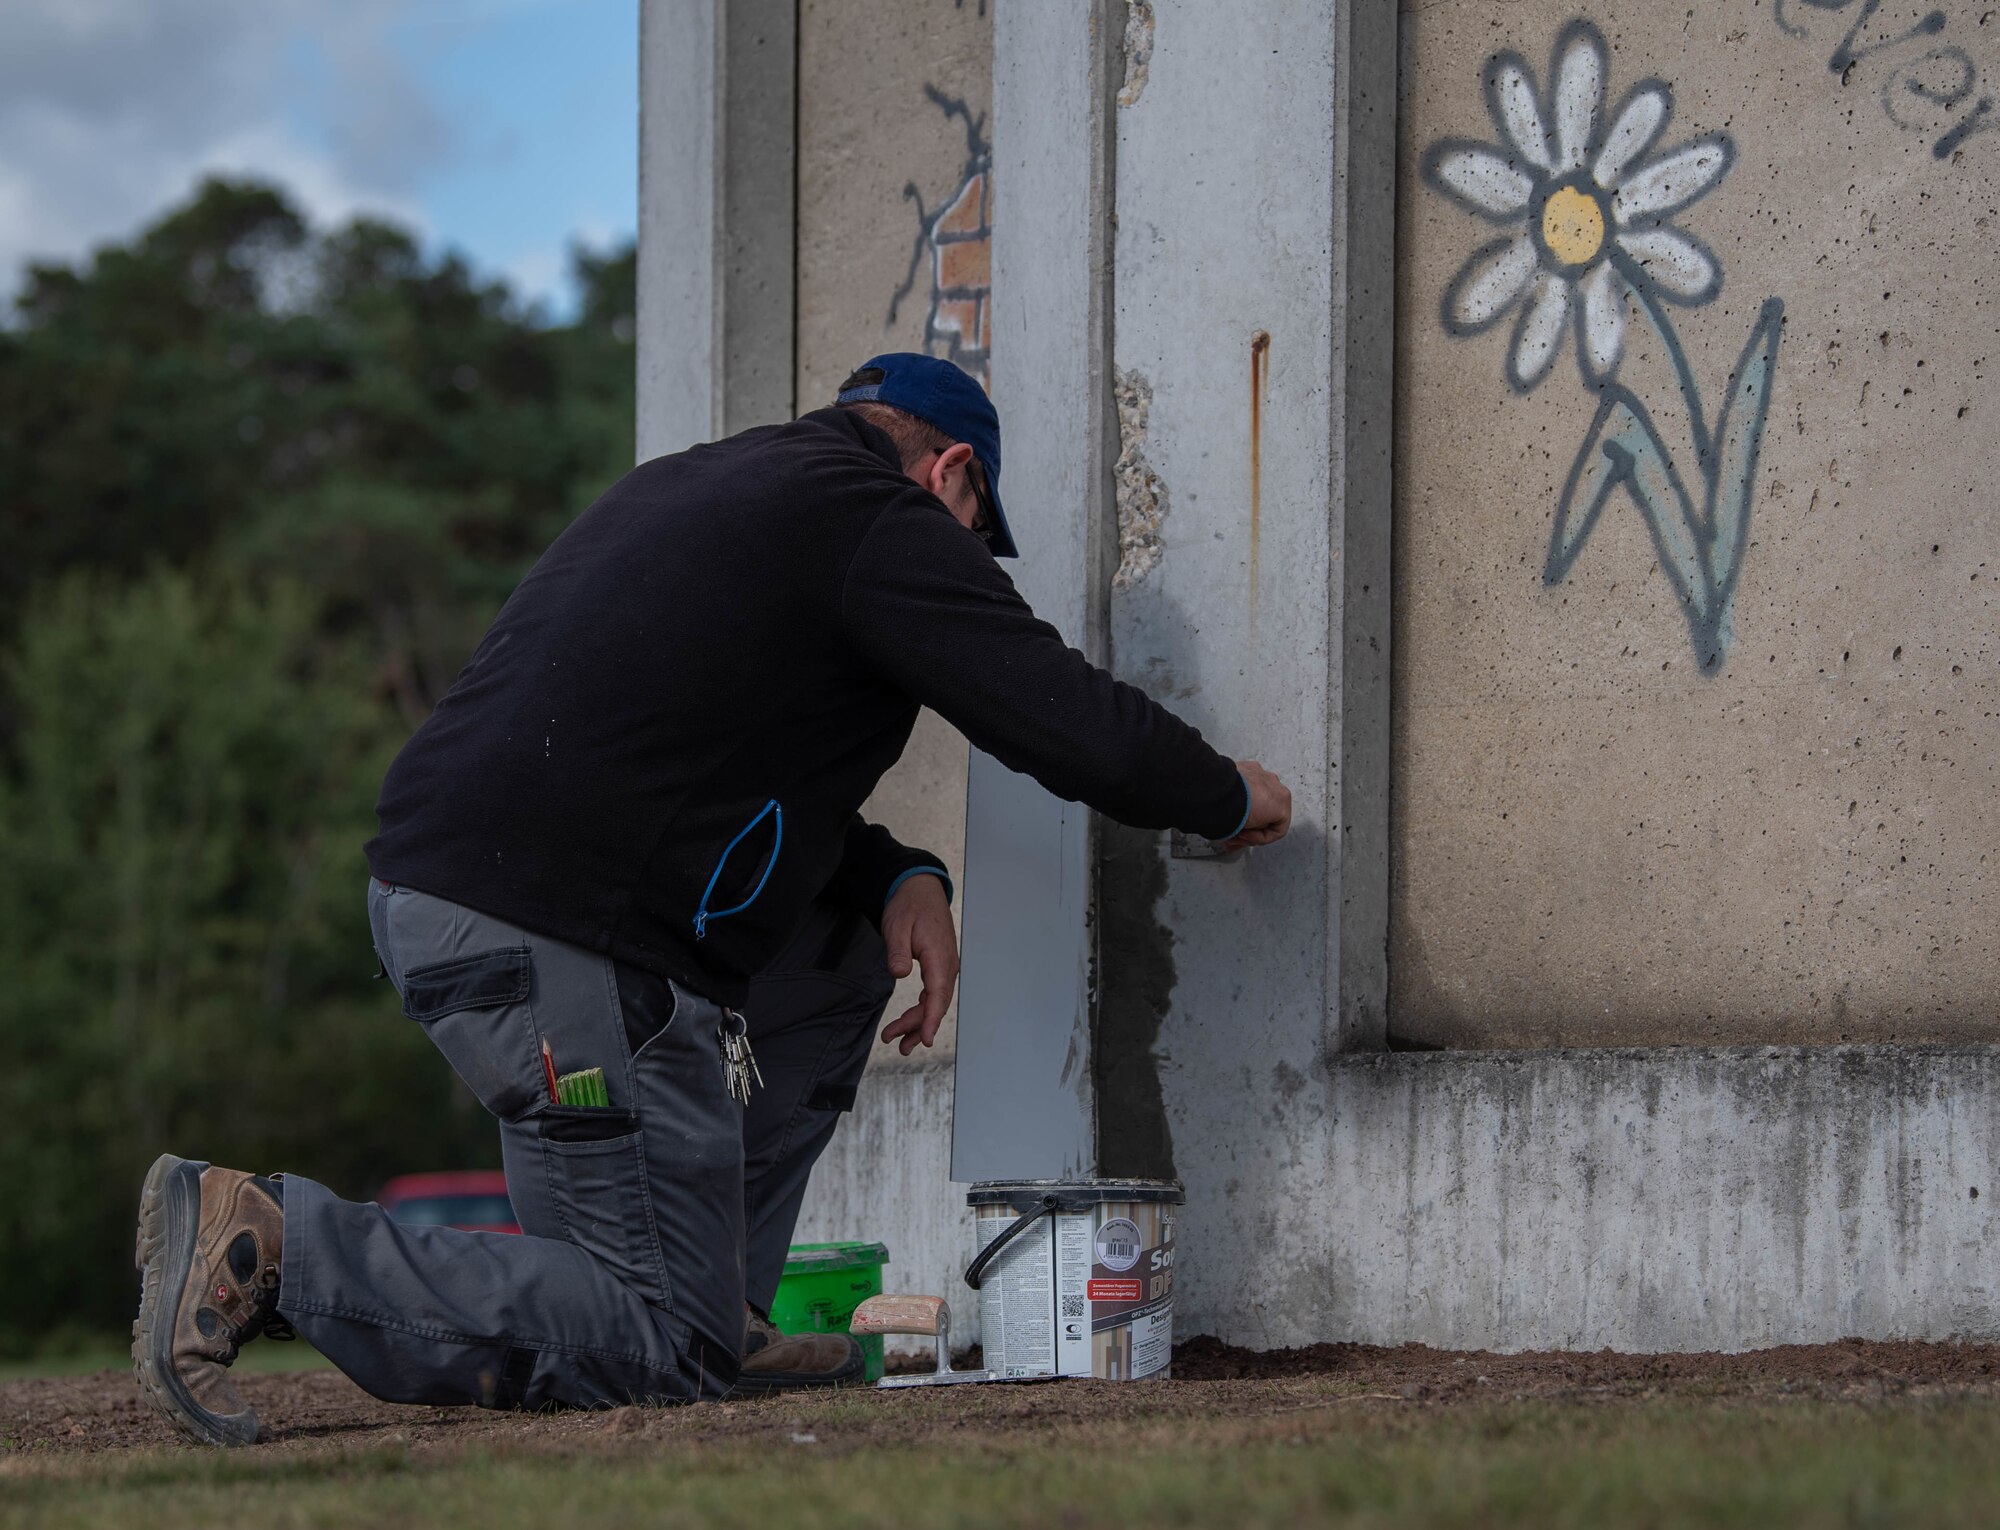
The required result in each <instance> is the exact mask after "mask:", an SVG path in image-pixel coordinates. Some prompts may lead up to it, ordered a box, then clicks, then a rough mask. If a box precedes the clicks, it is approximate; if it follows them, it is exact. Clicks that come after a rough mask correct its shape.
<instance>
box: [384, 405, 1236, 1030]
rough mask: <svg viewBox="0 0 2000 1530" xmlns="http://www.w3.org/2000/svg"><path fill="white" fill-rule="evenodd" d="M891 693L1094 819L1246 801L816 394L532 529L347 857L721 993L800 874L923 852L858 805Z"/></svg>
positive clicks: (929, 862) (859, 874) (881, 446)
mask: <svg viewBox="0 0 2000 1530" xmlns="http://www.w3.org/2000/svg"><path fill="white" fill-rule="evenodd" d="M920 705H922V706H928V707H931V708H933V709H934V710H936V711H937V712H938V713H939V714H941V715H942V716H943V717H944V718H945V719H946V720H947V721H948V722H950V723H952V724H953V725H954V726H956V727H957V728H958V729H959V730H960V731H961V732H963V733H964V734H965V736H966V737H967V738H969V739H970V740H971V741H972V742H973V743H974V744H975V745H977V746H978V747H979V748H981V749H984V750H986V751H987V752H988V753H989V754H991V755H993V756H994V757H995V758H996V759H998V760H1000V761H1001V762H1002V763H1003V764H1005V765H1008V766H1009V767H1011V768H1012V769H1015V770H1019V771H1024V772H1026V773H1027V774H1028V775H1031V776H1033V777H1034V778H1035V779H1036V780H1037V781H1039V782H1041V783H1042V785H1044V786H1045V787H1047V788H1048V789H1049V790H1050V791H1051V792H1054V793H1055V794H1056V795H1057V796H1059V797H1064V798H1068V799H1070V800H1072V801H1081V802H1085V803H1088V804H1089V805H1090V806H1092V807H1094V808H1096V809H1098V810H1099V811H1101V812H1104V813H1107V814H1109V815H1110V816H1111V817H1113V818H1116V819H1118V820H1120V821H1121V822H1124V823H1128V824H1135V825H1138V826H1140V827H1144V828H1154V829H1164V828H1178V829H1184V830H1188V831H1191V832H1193V833H1197V834H1205V835H1208V836H1210V837H1212V838H1220V837H1223V836H1226V835H1229V834H1233V833H1234V832H1235V831H1236V830H1237V828H1238V826H1239V825H1240V824H1241V823H1242V821H1243V819H1244V817H1245V814H1246V811H1247V801H1248V790H1247V788H1246V786H1245V785H1244V783H1243V780H1242V778H1241V777H1240V776H1239V775H1238V774H1237V772H1236V768H1235V766H1234V765H1232V764H1231V763H1230V762H1229V761H1228V760H1227V759H1224V758H1223V757H1222V756H1221V755H1220V754H1218V753H1216V751H1215V750H1213V749H1211V748H1210V747H1209V746H1208V745H1207V744H1206V743H1204V742H1203V741H1202V738H1201V735H1200V734H1199V733H1197V732H1196V731H1195V730H1194V729H1193V728H1191V727H1189V726H1188V725H1187V724H1186V723H1184V722H1182V721H1181V720H1180V719H1179V718H1177V717H1175V716H1174V715H1173V714H1172V713H1171V712H1169V711H1167V710H1166V709H1165V708H1163V707H1161V706H1159V705H1157V704H1156V703H1155V702H1153V701H1152V700H1150V699H1149V698H1148V697H1147V696H1146V695H1145V694H1144V693H1142V692H1140V691H1138V690H1135V689H1134V688H1133V687H1131V686H1129V685H1126V684H1123V683H1122V682H1120V681H1117V680H1114V679H1113V678H1112V677H1111V676H1110V675H1108V674H1106V673H1105V672H1104V671H1103V670H1100V669H1097V668H1094V667H1093V666H1092V665H1091V664H1090V663H1088V662H1087V661H1086V660H1085V659H1084V657H1083V655H1081V654H1080V653H1078V652H1077V651H1076V650H1075V649H1073V648H1070V647H1068V646H1067V645H1065V644H1064V642H1063V640H1062V638H1061V637H1060V636H1059V635H1058V634H1057V633H1056V630H1055V629H1054V628H1053V627H1051V626H1049V625H1048V623H1046V622H1044V621H1041V620H1040V619H1038V618H1037V617H1036V616H1035V614H1034V612H1033V611H1031V610H1029V609H1028V604H1027V602H1026V601H1024V600H1023V599H1022V598H1021V596H1020V595H1019V594H1018V593H1017V592H1016V591H1015V589H1014V585H1013V583H1012V581H1011V580H1009V579H1008V577H1007V576H1006V574H1005V573H1003V572H1002V571H1001V569H1000V566H999V565H998V564H997V563H995V562H994V560H993V557H992V555H991V554H990V553H989V552H988V551H987V550H986V547H985V545H984V543H982V542H981V541H980V539H979V538H978V537H976V536H975V535H974V534H973V533H972V532H970V531H968V530H966V529H965V528H964V527H963V526H961V525H960V524H959V523H958V521H957V520H955V519H954V518H953V517H952V515H951V513H950V512H949V511H948V510H946V509H945V507H944V505H943V504H942V503H941V502H940V501H939V500H938V499H936V498H935V497H934V496H933V495H931V494H930V493H928V492H927V491H925V490H924V489H922V488H920V487H919V486H918V485H917V484H915V483H914V482H912V481H911V480H910V479H909V478H908V477H906V476H905V475H904V474H903V472H902V470H901V468H900V466H899V465H898V458H897V453H896V449H895V446H894V444H893V443H892V442H891V441H890V440H889V438H888V436H887V435H885V434H884V433H883V432H882V431H880V430H878V429H877V428H876V427H874V426H873V425H870V424H868V423H867V422H866V421H865V420H862V419H861V418H860V417H859V416H857V415H855V414H853V413H851V412H849V411H845V410H838V409H822V410H818V411H816V412H814V413H812V414H808V415H806V416H804V417H803V418H801V419H797V420H793V421H792V422H791V423H790V424H786V425H772V426H766V427H763V428H761V429H757V430H750V431H745V432H744V433H743V434H741V435H737V436H732V437H730V438H729V439H727V440H724V441H717V442H714V443H712V444H709V445H706V446H697V447H695V448H693V449H692V450H691V451H685V452H681V453H679V454H678V455H675V456H671V457H661V458H658V459H656V460H654V461H652V462H648V463H645V464H643V465H641V466H640V467H637V468H635V469H634V470H633V471H632V472H630V473H628V474H626V475H625V477H624V478H622V479H621V480H620V481H619V482H618V483H617V484H615V485H614V486H613V487H612V488H611V490H610V491H609V492H608V493H606V494H605V495H604V497H603V498H601V499H599V500H598V501H597V502H596V503H595V504H594V505H592V506H591V507H590V508H589V509H588V510H586V511H584V513H583V514H582V515H580V516H579V517H577V519H576V520H575V522H574V523H572V524H571V525H570V526H569V528H568V529H567V530H565V531H564V532H563V533H562V535H561V536H559V537H557V538H556V540H555V542H554V543H553V544H552V545H551V546H550V547H549V549H548V551H547V552H546V553H544V554H543V555H542V558H541V560H540V561H539V562H538V563H536V565H535V566H534V568H533V569H532V570H531V571H530V572H529V574H528V576H527V578H525V579H524V580H522V582H521V584H520V587H519V588H518V589H516V590H515V591H514V593H513V595H512V596H511V597H509V599H508V601H507V603H506V605H505V606H504V607H502V609H501V611H500V614H499V616H498V617H497V618H495V620H494V623H493V626H492V628H491V630H490V631H488V632H487V634H486V636H485V638H484V640H483V641H482V642H481V643H480V645H479V648H478V650H477V651H476V652H475V653H474V654H473V656H472V661H471V663H469V664H468V665H467V666H466V667H465V669H464V671H463V672H462V673H461V674H460V675H459V676H458V679H457V681H456V682H455V683H454V684H453V685H452V687H451V690H450V691H449V692H448V693H447V694H446V696H445V697H444V699H443V700H442V701H440V702H439V703H438V705H437V709H436V711H434V712H433V713H432V714H431V716H430V717H429V719H428V720H427V721H425V723H424V724H423V726H422V727H420V728H419V729H418V730H417V731H416V733H415V735H414V736H413V737H412V738H411V739H410V741H409V743H408V744H406V745H405V746H404V748H403V751H402V753H401V754H399V755H398V756H397V757H396V761H395V763H394V764H393V765H392V766H391V767H390V769H389V774H388V778H387V780H386V781H384V783H383V786H382V797H381V801H380V803H379V805H378V807H377V813H378V815H379V817H380V819H381V833H379V834H378V835H377V836H376V837H375V838H374V839H372V840H370V841H369V843H368V846H367V856H368V865H369V868H370V870H372V871H373V872H374V873H375V875H376V876H378V877H380V878H381V879H382V880H384V881H386V882H392V883H398V884H402V885H405V886H409V887H414V888H417V889H420V890H421V891H424V892H428V893H432V894H435V895H437V896H439V897H443V898H448V899H451V900H452V901H454V902H458V903H463V904H466V905H468V906H470V907H472V908H476V909H480V910H483V911H484V912H486V913H489V914H494V915H497V916H498V917H500V918H502V919H505V920H508V921H509V922H511V923H514V924H517V925H520V926H521V927H523V928H524V929H529V930H533V931H535V932H537V933H539V934H545V935H551V936H554V937H555V938H556V939H558V940H566V941H569V942H570V943H572V944H574V945H579V946H583V947H586V948H588V949H590V950H594V951H602V952H605V953H607V954H609V955H611V956H613V957H616V958H618V959H619V960H622V961H628V962H632V963H636V964H637V965H639V966H642V967H646V968H650V969H652V970H653V971H656V972H661V973H664V974H666V975H667V976H669V977H671V978H674V979H675V980H677V981H679V982H681V983H683V984H685V985H686V986H688V987H690V988H692V989H694V990H695V991H696V992H698V993H701V994H704V995H706V996H708V997H709V998H711V999H714V1000H716V1001H717V1002H720V1003H724V1004H740V1003H741V1002H742V1000H743V996H744V992H745V989H746V986H747V983H748V980H749V978H750V977H751V976H752V975H753V974H754V973H756V972H757V971H759V970H760V969H761V968H763V967H764V966H765V965H766V964H767V963H768V962H769V961H770V960H771V959H772V958H773V957H774V956H775V955H776V954H777V953H778V951H779V950H780V949H781V948H782V946H783V944H784V943H785V941H786V939H787V937H788V936H789V935H790V933H791V931H792V930H793V928H794V927H795V925H796V922H797V921H798V919H799V918H800V916H801V914H802V913H803V912H804V910H805V907H806V905H807V904H808V903H809V902H810V901H811V900H812V899H813V898H814V897H815V896H817V895H818V894H819V893H821V891H822V890H826V889H828V888H829V887H830V888H831V890H832V891H833V893H834V894H836V895H837V896H838V897H840V898H841V899H842V900H843V901H844V902H846V903H847V904H848V905H849V906H851V907H853V908H854V909H856V910H858V911H860V912H862V913H864V914H866V915H867V916H868V917H869V918H870V919H875V920H879V918H880V915H881V910H882V906H883V903H884V901H885V899H886V898H887V897H888V895H889V892H890V889H891V887H892V886H893V885H894V884H895V882H896V881H897V880H898V879H899V878H900V877H902V876H903V875H904V874H905V873H907V872H909V871H910V870H911V869H912V868H913V867H917V866H935V865H938V864H939V863H938V861H937V859H936V857H934V856H931V855H928V854H925V853H924V852H922V851H915V850H908V849H905V848H904V847H903V846H901V845H899V844H897V843H896V842H895V840H893V839H892V838H891V837H890V836H889V834H888V833H887V831H885V830H883V829H881V828H878V827H873V826H871V825H868V824H865V823H863V822H862V820H861V818H860V816H859V814H858V812H857V809H858V808H859V807H860V806H861V804H862V802H863V801H864V800H865V799H866V798H867V796H868V794H869V792H870V791H872V790H873V789H874V786H875V783H876V781H877V780H879V779H880V777H881V775H882V773H883V772H884V771H885V770H887V769H888V768H889V767H890V766H891V765H892V764H894V763H895V761H896V758H897V756H899V755H900V754H901V753H902V751H903V746H904V744H905V743H906V742H907V741H908V739H909V736H910V729H911V727H912V726H913V725H914V724H915V722H916V717H917V709H918V707H919V706H920Z"/></svg>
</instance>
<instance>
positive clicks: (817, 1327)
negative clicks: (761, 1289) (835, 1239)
mask: <svg viewBox="0 0 2000 1530" xmlns="http://www.w3.org/2000/svg"><path fill="white" fill-rule="evenodd" d="M888 1262H889V1251H888V1250H887V1249H886V1248H884V1247H883V1246H882V1245H881V1244H879V1243H794V1244H793V1245H792V1247H791V1252H790V1253H788V1254H787V1255H786V1256H785V1273H784V1275H783V1277H782V1278H781V1279H780V1280H779V1281H778V1293H777V1295H775V1296H773V1297H772V1298H771V1321H772V1322H773V1323H775V1324H777V1326H778V1331H779V1332H780V1333H846V1332H847V1324H848V1320H849V1319H851V1318H852V1317H853V1316H854V1309H855V1308H856V1307H858V1306H860V1305H861V1304H862V1303H863V1302H864V1301H866V1300H867V1299H868V1298H869V1297H871V1296H880V1295H881V1294H882V1266H883V1265H885V1264H887V1263H888ZM856 1342H858V1343H859V1344H860V1345H861V1354H862V1357H863V1358H864V1359H865V1360H866V1361H867V1362H868V1379H869V1380H870V1381H880V1380H881V1379H882V1336H881V1335H880V1334H872V1335H870V1336H869V1337H867V1338H864V1339H860V1340H857V1341H856Z"/></svg>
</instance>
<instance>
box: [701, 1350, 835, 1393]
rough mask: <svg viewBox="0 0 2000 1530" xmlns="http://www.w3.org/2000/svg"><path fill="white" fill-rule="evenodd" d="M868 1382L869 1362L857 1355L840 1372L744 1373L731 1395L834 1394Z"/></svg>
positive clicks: (738, 1376) (737, 1380) (737, 1379)
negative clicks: (828, 1392)
mask: <svg viewBox="0 0 2000 1530" xmlns="http://www.w3.org/2000/svg"><path fill="white" fill-rule="evenodd" d="M867 1381H868V1362H867V1361H866V1360H865V1359H863V1358H862V1356H861V1355H860V1354H859V1353H858V1352H857V1353H856V1354H855V1355H854V1356H853V1358H852V1359H850V1360H849V1361H848V1363H847V1364H846V1365H844V1366H842V1367H841V1368H840V1369H839V1370H837V1371H827V1372H823V1373H821V1374H818V1375H814V1374H810V1373H808V1372H805V1371H775V1372H767V1373H764V1374H759V1373H758V1372H756V1371H743V1372H740V1373H739V1374H738V1375H737V1378H736V1385H735V1386H734V1387H732V1388H731V1389H730V1392H729V1395H730V1396H731V1397H732V1398H736V1397H762V1396H764V1395H766V1394H767V1393H771V1392H808V1391H822V1392H823V1391H833V1390H836V1389H838V1388H841V1387H858V1386H865V1385H866V1384H867Z"/></svg>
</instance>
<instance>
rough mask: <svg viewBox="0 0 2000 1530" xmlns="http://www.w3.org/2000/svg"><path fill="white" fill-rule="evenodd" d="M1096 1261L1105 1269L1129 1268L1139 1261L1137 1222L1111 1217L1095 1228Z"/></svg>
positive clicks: (1127, 1218) (1125, 1218)
mask: <svg viewBox="0 0 2000 1530" xmlns="http://www.w3.org/2000/svg"><path fill="white" fill-rule="evenodd" d="M1097 1262H1098V1263H1099V1264H1101V1265H1103V1266H1104V1268H1105V1269H1107V1270H1129V1269H1131V1268H1132V1266H1133V1265H1135V1264H1137V1263H1138V1262H1139V1224H1138V1223H1137V1222H1134V1221H1133V1220H1132V1219H1131V1218H1130V1217H1113V1218H1111V1220H1110V1221H1108V1222H1106V1223H1105V1224H1104V1225H1103V1226H1102V1227H1100V1228H1098V1229H1097Z"/></svg>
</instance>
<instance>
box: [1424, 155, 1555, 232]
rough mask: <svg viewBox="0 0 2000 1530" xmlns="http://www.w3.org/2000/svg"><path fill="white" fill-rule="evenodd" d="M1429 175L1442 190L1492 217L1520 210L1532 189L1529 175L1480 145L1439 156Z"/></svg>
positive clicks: (1505, 215) (1525, 203)
mask: <svg viewBox="0 0 2000 1530" xmlns="http://www.w3.org/2000/svg"><path fill="white" fill-rule="evenodd" d="M1432 173H1433V175H1434V176H1435V177H1436V179H1437V181H1438V183H1439V184H1440V185H1441V186H1443V187H1444V188H1445V189H1446V190H1448V191H1450V192H1452V193H1454V194H1455V195H1456V196H1458V197H1459V198H1460V199H1461V200H1463V201H1465V202H1467V203H1469V204H1470V205H1471V206H1472V207H1474V208H1475V209H1477V210H1478V211H1480V212H1483V213H1488V214H1490V215H1491V216H1493V217H1496V218H1506V217H1511V216H1513V215H1515V214H1517V213H1520V212H1522V211H1524V210H1525V209H1526V208H1527V205H1528V198H1529V196H1530V195H1531V194H1533V192H1534V189H1535V182H1534V178H1533V177H1532V176H1530V175H1529V174H1528V173H1527V172H1526V171H1524V170H1518V169H1516V168H1515V167H1514V166H1513V165H1511V164H1509V163H1508V162H1507V161H1506V160H1505V159H1503V158H1501V157H1500V155H1499V154H1497V153H1495V152H1494V151H1493V150H1492V149H1489V148H1486V147H1484V146H1483V145H1481V146H1476V147H1464V148H1454V149H1451V150H1450V151H1449V152H1447V153H1445V154H1442V155H1440V156H1439V157H1438V159H1437V161H1436V166H1435V168H1434V170H1433V172H1432Z"/></svg>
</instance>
